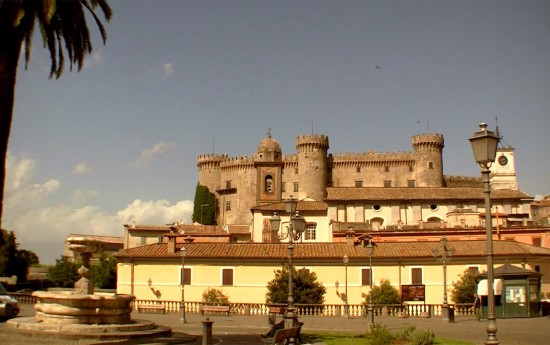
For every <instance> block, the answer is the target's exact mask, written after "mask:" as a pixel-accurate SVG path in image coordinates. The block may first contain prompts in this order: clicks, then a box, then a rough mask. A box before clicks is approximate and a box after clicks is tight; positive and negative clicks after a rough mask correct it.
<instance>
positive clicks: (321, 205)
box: [252, 200, 328, 211]
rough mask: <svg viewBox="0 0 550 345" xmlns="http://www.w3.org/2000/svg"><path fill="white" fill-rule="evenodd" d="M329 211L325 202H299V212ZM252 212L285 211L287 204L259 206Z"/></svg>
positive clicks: (281, 202)
mask: <svg viewBox="0 0 550 345" xmlns="http://www.w3.org/2000/svg"><path fill="white" fill-rule="evenodd" d="M327 209H328V206H327V203H326V202H324V201H305V200H301V201H298V205H297V206H296V210H297V211H326V210H327ZM252 210H258V211H285V204H284V202H283V201H280V202H275V203H272V204H266V205H259V206H254V207H252Z"/></svg>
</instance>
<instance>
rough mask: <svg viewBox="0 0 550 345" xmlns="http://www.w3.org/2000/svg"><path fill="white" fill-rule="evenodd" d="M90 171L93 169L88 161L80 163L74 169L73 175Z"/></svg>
mask: <svg viewBox="0 0 550 345" xmlns="http://www.w3.org/2000/svg"><path fill="white" fill-rule="evenodd" d="M90 171H91V169H90V167H89V166H88V165H87V164H86V163H78V164H77V165H75V167H74V169H73V175H81V174H84V173H87V172H90Z"/></svg>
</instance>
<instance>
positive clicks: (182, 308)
mask: <svg viewBox="0 0 550 345" xmlns="http://www.w3.org/2000/svg"><path fill="white" fill-rule="evenodd" d="M180 255H181V282H180V283H181V304H180V323H187V320H186V319H185V257H186V256H187V249H185V247H181V252H180Z"/></svg>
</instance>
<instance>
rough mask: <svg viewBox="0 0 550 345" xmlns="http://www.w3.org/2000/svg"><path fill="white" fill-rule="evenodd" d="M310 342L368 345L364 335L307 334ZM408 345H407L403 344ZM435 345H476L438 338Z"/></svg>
mask: <svg viewBox="0 0 550 345" xmlns="http://www.w3.org/2000/svg"><path fill="white" fill-rule="evenodd" d="M302 336H303V337H304V339H307V340H309V341H310V342H323V343H324V344H326V345H366V344H367V339H366V337H365V336H364V335H349V334H340V333H315V334H310V333H306V334H303V335H302ZM403 345H406V344H403ZM434 345H475V344H474V343H471V342H468V341H464V340H456V339H445V338H436V339H435V343H434Z"/></svg>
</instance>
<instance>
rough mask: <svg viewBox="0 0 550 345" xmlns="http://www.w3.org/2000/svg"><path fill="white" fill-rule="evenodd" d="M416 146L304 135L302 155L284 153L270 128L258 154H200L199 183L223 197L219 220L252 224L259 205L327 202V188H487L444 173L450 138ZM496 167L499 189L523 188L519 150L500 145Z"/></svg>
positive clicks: (418, 140) (417, 140)
mask: <svg viewBox="0 0 550 345" xmlns="http://www.w3.org/2000/svg"><path fill="white" fill-rule="evenodd" d="M411 143H412V148H413V150H412V151H408V152H395V151H394V152H372V151H369V152H365V153H338V154H332V153H329V152H328V150H329V138H328V137H327V136H325V135H317V134H315V135H300V136H298V137H297V138H296V151H297V153H296V154H283V152H282V150H281V145H280V144H279V143H278V142H277V141H276V140H275V139H273V138H272V137H271V134H270V133H268V135H267V137H266V138H264V139H262V140H261V141H260V143H259V145H258V148H257V150H256V153H255V154H254V156H240V157H229V156H228V155H227V154H206V155H200V156H199V157H198V158H197V166H198V170H199V184H201V185H204V186H206V187H208V189H209V190H210V192H212V193H214V195H215V196H216V199H217V209H216V220H217V224H219V225H225V224H235V225H236V224H240V225H245V224H250V223H251V221H252V217H253V216H252V214H251V212H250V210H251V209H252V208H253V207H258V206H262V205H268V204H272V203H277V202H280V201H282V200H284V199H287V198H289V197H291V196H292V197H294V198H297V199H298V200H305V201H324V200H325V198H326V197H327V188H335V187H354V188H442V187H477V188H479V187H481V180H480V178H478V177H476V178H472V177H453V176H444V175H443V147H444V138H443V135H442V134H438V133H423V134H416V135H413V136H412V138H411ZM499 155H500V157H505V158H500V157H499V163H501V164H494V168H492V185H493V189H513V190H517V189H518V187H517V179H516V175H515V169H514V161H513V159H514V156H513V149H511V148H508V149H503V150H499Z"/></svg>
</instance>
